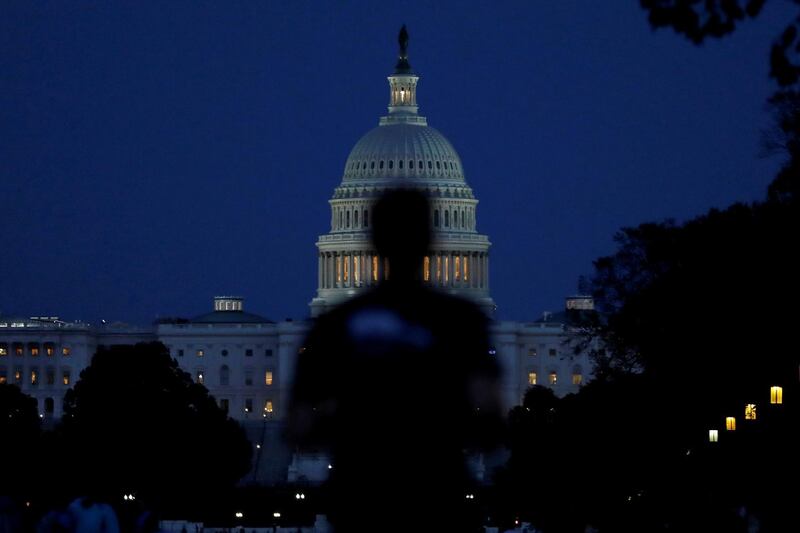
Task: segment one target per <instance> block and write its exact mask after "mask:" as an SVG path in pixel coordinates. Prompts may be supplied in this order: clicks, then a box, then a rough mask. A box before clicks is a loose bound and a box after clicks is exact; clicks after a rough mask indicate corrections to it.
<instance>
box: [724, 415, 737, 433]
mask: <svg viewBox="0 0 800 533" xmlns="http://www.w3.org/2000/svg"><path fill="white" fill-rule="evenodd" d="M725 429H727V430H728V431H736V418H735V417H733V416H729V417H727V418H726V419H725Z"/></svg>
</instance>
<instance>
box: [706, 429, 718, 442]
mask: <svg viewBox="0 0 800 533" xmlns="http://www.w3.org/2000/svg"><path fill="white" fill-rule="evenodd" d="M708 442H719V431H717V430H716V429H709V430H708Z"/></svg>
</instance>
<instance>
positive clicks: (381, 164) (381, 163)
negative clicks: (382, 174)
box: [378, 159, 383, 168]
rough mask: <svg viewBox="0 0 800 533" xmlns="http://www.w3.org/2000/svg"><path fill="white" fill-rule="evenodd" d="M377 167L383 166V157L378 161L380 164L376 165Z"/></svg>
mask: <svg viewBox="0 0 800 533" xmlns="http://www.w3.org/2000/svg"><path fill="white" fill-rule="evenodd" d="M378 168H383V159H381V162H380V164H379V165H378Z"/></svg>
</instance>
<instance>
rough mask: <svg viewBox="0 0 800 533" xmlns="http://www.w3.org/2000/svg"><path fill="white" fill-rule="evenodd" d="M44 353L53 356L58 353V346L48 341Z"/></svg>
mask: <svg viewBox="0 0 800 533" xmlns="http://www.w3.org/2000/svg"><path fill="white" fill-rule="evenodd" d="M44 353H46V354H47V357H52V356H53V355H54V354H55V353H56V348H55V346H53V345H52V344H51V343H47V344H45V345H44Z"/></svg>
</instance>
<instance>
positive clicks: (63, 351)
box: [61, 346, 72, 357]
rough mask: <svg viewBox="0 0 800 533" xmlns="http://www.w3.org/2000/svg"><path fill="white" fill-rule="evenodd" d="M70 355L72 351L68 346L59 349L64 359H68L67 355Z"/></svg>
mask: <svg viewBox="0 0 800 533" xmlns="http://www.w3.org/2000/svg"><path fill="white" fill-rule="evenodd" d="M71 353H72V349H71V348H70V347H69V346H64V347H63V348H61V355H63V356H64V357H69V354H71Z"/></svg>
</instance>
